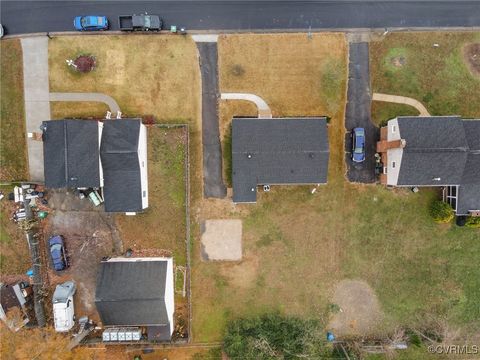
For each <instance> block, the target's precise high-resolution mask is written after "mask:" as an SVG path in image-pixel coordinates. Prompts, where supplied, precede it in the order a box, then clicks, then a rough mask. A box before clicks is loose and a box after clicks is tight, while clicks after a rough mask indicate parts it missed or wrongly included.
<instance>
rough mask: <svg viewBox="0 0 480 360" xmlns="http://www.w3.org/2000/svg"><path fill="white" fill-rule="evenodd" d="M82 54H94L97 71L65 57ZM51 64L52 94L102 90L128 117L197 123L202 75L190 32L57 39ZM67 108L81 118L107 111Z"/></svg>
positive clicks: (78, 105)
mask: <svg viewBox="0 0 480 360" xmlns="http://www.w3.org/2000/svg"><path fill="white" fill-rule="evenodd" d="M79 54H92V55H94V56H95V58H96V62H97V66H96V68H95V70H94V71H92V72H90V73H86V74H81V73H78V72H75V71H71V70H70V69H69V67H68V66H67V65H66V63H65V60H66V59H72V58H75V57H76V56H77V55H79ZM49 68H50V91H52V92H72V91H76V92H100V93H104V94H106V95H110V96H112V97H113V98H114V99H115V100H116V101H117V103H118V104H119V106H120V109H121V110H122V112H123V114H124V115H127V116H142V115H153V116H155V118H156V119H157V120H158V122H160V123H165V122H181V123H185V122H188V123H190V124H191V125H192V126H197V121H198V119H199V117H198V112H199V109H200V107H199V106H200V99H199V94H200V80H199V79H200V78H199V71H198V59H197V49H196V46H195V43H194V42H193V41H192V40H191V38H190V37H188V36H186V37H184V36H179V37H170V36H154V37H149V36H78V37H58V38H54V39H52V40H50V42H49ZM56 106H57V105H55V107H56ZM64 106H68V107H69V109H67V113H73V114H81V115H82V116H83V115H90V116H92V115H97V114H101V115H104V114H105V111H104V109H103V108H102V109H98V108H97V107H96V106H95V108H91V109H88V110H90V111H92V112H93V113H94V114H89V113H85V111H83V110H82V108H83V106H84V104H83V103H71V104H69V105H64ZM54 110H55V109H54ZM100 110H101V111H100ZM62 114H63V112H61V113H60V112H58V113H57V114H56V115H62Z"/></svg>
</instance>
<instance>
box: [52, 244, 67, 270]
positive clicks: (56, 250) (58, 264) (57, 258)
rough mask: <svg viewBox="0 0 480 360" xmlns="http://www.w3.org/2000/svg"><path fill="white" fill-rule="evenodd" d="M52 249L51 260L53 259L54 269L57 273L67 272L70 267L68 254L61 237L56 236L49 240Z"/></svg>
mask: <svg viewBox="0 0 480 360" xmlns="http://www.w3.org/2000/svg"><path fill="white" fill-rule="evenodd" d="M48 246H49V249H50V258H51V259H52V266H53V269H54V270H56V271H62V270H65V269H66V268H67V267H68V261H67V254H66V252H65V242H64V241H63V237H62V236H61V235H54V236H52V237H51V238H50V239H49V240H48Z"/></svg>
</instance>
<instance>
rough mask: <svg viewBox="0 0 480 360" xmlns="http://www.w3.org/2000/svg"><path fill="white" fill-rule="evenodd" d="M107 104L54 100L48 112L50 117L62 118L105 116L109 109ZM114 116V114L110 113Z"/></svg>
mask: <svg viewBox="0 0 480 360" xmlns="http://www.w3.org/2000/svg"><path fill="white" fill-rule="evenodd" d="M109 110H110V109H109V107H108V105H107V104H104V103H99V102H70V101H54V102H50V113H51V115H52V119H64V118H82V119H84V118H85V119H88V118H95V119H101V118H105V115H106V114H107V111H109ZM112 115H113V117H115V115H116V114H112Z"/></svg>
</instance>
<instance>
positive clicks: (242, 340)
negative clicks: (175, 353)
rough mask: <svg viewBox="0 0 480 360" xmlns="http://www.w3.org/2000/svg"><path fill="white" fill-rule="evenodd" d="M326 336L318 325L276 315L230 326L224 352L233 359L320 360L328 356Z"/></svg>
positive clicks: (240, 320) (248, 319)
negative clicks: (307, 359)
mask: <svg viewBox="0 0 480 360" xmlns="http://www.w3.org/2000/svg"><path fill="white" fill-rule="evenodd" d="M324 335H325V334H324V333H323V331H321V329H320V326H319V324H318V322H316V321H311V320H303V319H299V318H295V317H284V316H281V315H280V314H277V313H274V314H267V315H263V316H260V317H254V318H243V319H237V320H235V321H233V322H231V323H230V324H229V325H228V327H227V333H226V335H225V339H224V349H225V352H226V354H227V355H228V356H229V358H230V359H244V360H249V359H273V358H276V359H277V358H278V359H298V358H314V359H319V358H320V359H321V358H328V355H327V354H328V352H329V351H328V350H327V348H326V346H325V344H326V343H325V342H326V340H325V338H324ZM330 354H331V351H330Z"/></svg>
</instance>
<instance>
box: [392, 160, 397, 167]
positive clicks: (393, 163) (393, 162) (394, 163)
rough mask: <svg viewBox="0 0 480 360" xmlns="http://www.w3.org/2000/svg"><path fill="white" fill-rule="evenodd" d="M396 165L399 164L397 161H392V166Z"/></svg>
mask: <svg viewBox="0 0 480 360" xmlns="http://www.w3.org/2000/svg"><path fill="white" fill-rule="evenodd" d="M395 165H397V163H396V162H395V161H392V168H394V169H395Z"/></svg>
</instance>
